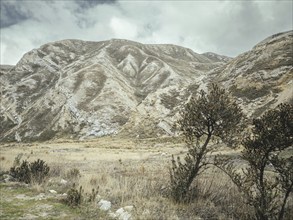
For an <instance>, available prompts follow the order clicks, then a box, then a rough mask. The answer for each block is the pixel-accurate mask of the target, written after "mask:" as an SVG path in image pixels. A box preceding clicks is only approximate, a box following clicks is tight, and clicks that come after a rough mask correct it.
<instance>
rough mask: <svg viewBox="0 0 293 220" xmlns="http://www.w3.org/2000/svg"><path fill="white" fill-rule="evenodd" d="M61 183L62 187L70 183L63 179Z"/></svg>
mask: <svg viewBox="0 0 293 220" xmlns="http://www.w3.org/2000/svg"><path fill="white" fill-rule="evenodd" d="M60 183H61V184H62V185H66V184H67V183H68V181H67V180H65V179H61V180H60Z"/></svg>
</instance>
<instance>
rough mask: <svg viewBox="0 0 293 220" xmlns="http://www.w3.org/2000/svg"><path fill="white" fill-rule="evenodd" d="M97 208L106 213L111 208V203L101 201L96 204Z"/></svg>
mask: <svg viewBox="0 0 293 220" xmlns="http://www.w3.org/2000/svg"><path fill="white" fill-rule="evenodd" d="M98 206H99V207H100V209H101V210H104V211H108V210H109V209H110V208H111V202H110V201H107V200H104V199H101V200H100V201H99V203H98Z"/></svg>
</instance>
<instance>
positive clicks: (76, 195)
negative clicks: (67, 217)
mask: <svg viewBox="0 0 293 220" xmlns="http://www.w3.org/2000/svg"><path fill="white" fill-rule="evenodd" d="M82 193H83V190H82V186H80V188H79V190H77V189H76V188H75V184H74V185H73V187H72V188H71V189H69V190H68V192H67V197H66V199H65V203H66V204H67V205H69V206H71V207H76V206H80V204H81V203H82V199H83V196H82Z"/></svg>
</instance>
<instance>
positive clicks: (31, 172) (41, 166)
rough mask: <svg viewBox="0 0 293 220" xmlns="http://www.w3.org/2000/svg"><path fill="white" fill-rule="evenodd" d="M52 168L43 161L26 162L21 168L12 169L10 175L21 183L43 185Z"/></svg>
mask: <svg viewBox="0 0 293 220" xmlns="http://www.w3.org/2000/svg"><path fill="white" fill-rule="evenodd" d="M49 170H50V167H49V166H48V165H46V164H45V162H44V161H43V160H40V159H38V160H36V161H34V162H32V163H29V162H28V161H26V160H24V161H22V163H21V164H20V165H19V166H17V165H16V166H13V167H11V168H10V175H11V176H12V177H13V178H15V179H16V180H17V181H19V182H24V183H27V184H28V183H32V182H36V183H38V184H41V183H42V182H43V181H44V179H45V177H46V176H47V175H48V173H49Z"/></svg>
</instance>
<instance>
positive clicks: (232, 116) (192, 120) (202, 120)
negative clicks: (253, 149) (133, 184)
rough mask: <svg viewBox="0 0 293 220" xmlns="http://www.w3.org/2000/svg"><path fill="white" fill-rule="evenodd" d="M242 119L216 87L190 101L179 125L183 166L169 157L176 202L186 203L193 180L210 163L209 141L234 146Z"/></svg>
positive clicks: (234, 103)
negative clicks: (183, 143) (184, 151)
mask: <svg viewBox="0 0 293 220" xmlns="http://www.w3.org/2000/svg"><path fill="white" fill-rule="evenodd" d="M242 119H243V113H242V111H241V109H240V107H239V106H238V105H237V104H236V102H234V101H233V100H231V99H230V97H229V95H228V93H227V92H226V91H225V90H224V89H220V88H219V87H218V86H216V85H212V87H211V90H210V92H209V94H207V93H205V92H204V91H201V93H200V95H199V96H198V97H192V98H191V100H190V101H189V103H187V105H186V106H185V108H184V110H183V111H182V112H181V119H180V120H179V122H178V124H179V128H180V130H181V131H182V133H183V135H184V138H185V141H186V143H187V146H188V153H187V155H186V156H185V158H184V161H183V162H182V161H181V160H180V158H179V157H178V158H177V160H175V159H174V157H172V168H171V169H170V179H171V196H172V197H173V199H174V200H175V201H177V202H180V201H184V200H186V199H188V198H187V197H188V192H189V191H190V186H191V184H192V182H193V180H194V179H195V178H196V177H197V176H198V175H199V173H200V172H202V171H204V170H205V169H206V168H207V167H208V164H210V163H211V161H209V159H208V157H207V154H208V153H209V152H211V151H212V150H213V147H211V146H209V142H210V140H211V139H212V138H215V139H217V138H218V139H221V140H223V141H224V142H226V143H230V144H232V143H234V142H235V141H237V139H238V137H237V134H239V133H240V132H241V131H242V126H241V125H242Z"/></svg>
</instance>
